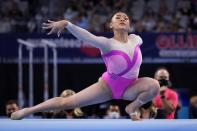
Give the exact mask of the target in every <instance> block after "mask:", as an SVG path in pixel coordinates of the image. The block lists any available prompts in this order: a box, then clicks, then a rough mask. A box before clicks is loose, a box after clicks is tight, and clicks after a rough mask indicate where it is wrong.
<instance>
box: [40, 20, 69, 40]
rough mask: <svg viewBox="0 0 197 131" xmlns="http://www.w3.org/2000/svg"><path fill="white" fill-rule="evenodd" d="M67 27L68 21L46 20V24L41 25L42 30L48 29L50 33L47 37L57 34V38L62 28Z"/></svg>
mask: <svg viewBox="0 0 197 131" xmlns="http://www.w3.org/2000/svg"><path fill="white" fill-rule="evenodd" d="M67 25H68V21H66V20H60V21H51V20H48V21H47V23H43V26H42V28H43V29H50V32H49V33H48V35H50V34H53V33H57V36H58V37H59V36H60V34H61V33H62V31H63V30H64V27H65V26H67Z"/></svg>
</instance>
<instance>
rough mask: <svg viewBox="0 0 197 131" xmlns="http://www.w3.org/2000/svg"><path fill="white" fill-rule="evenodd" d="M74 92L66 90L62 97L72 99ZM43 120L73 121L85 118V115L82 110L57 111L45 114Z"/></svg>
mask: <svg viewBox="0 0 197 131" xmlns="http://www.w3.org/2000/svg"><path fill="white" fill-rule="evenodd" d="M74 94H75V92H74V91H73V90H70V89H68V90H64V91H63V92H62V93H61V95H60V97H64V98H66V97H70V96H72V95H74ZM43 118H56V119H57V118H59V119H73V118H84V113H83V112H82V110H81V109H80V108H75V109H70V110H56V111H53V112H45V113H44V115H43Z"/></svg>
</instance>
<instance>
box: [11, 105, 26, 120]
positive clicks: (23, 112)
mask: <svg viewBox="0 0 197 131" xmlns="http://www.w3.org/2000/svg"><path fill="white" fill-rule="evenodd" d="M27 115H29V109H28V108H24V109H21V110H18V111H16V112H14V113H12V115H11V119H12V120H21V119H23V118H24V117H25V116H27Z"/></svg>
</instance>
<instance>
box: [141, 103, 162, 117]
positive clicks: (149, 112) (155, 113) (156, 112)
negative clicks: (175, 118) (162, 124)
mask: <svg viewBox="0 0 197 131" xmlns="http://www.w3.org/2000/svg"><path fill="white" fill-rule="evenodd" d="M138 113H139V116H140V118H141V119H164V118H165V112H164V110H162V109H158V108H156V107H155V106H154V105H153V102H152V101H150V102H147V103H146V104H144V105H142V106H141V107H140V108H139V110H138Z"/></svg>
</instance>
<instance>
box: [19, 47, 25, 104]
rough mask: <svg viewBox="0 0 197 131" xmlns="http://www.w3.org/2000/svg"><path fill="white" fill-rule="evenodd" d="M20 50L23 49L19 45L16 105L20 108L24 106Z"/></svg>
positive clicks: (21, 53)
mask: <svg viewBox="0 0 197 131" xmlns="http://www.w3.org/2000/svg"><path fill="white" fill-rule="evenodd" d="M22 48H23V45H22V44H19V47H18V104H19V107H20V108H22V107H23V106H24V94H23V63H22V59H23V52H22Z"/></svg>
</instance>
